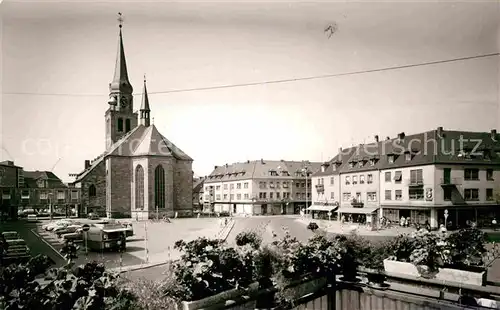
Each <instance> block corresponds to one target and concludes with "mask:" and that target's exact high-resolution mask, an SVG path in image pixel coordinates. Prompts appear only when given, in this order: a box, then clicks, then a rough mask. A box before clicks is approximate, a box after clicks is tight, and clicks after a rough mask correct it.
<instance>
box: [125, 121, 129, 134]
mask: <svg viewBox="0 0 500 310" xmlns="http://www.w3.org/2000/svg"><path fill="white" fill-rule="evenodd" d="M129 131H130V120H129V119H126V120H125V132H129Z"/></svg>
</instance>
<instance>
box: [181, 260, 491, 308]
mask: <svg viewBox="0 0 500 310" xmlns="http://www.w3.org/2000/svg"><path fill="white" fill-rule="evenodd" d="M373 273H374V271H372V270H367V269H361V270H360V273H359V275H360V276H359V277H358V278H359V279H360V281H359V282H357V283H353V282H345V281H342V280H341V277H338V276H337V277H335V278H336V279H335V281H333V282H334V283H333V284H328V283H327V281H326V280H324V281H318V279H316V280H311V279H310V278H309V279H307V278H305V279H304V280H301V281H297V282H296V283H294V284H291V285H290V286H289V288H290V289H295V290H297V291H300V292H304V293H305V294H304V295H302V297H299V298H297V299H296V300H295V303H294V305H295V306H294V307H293V308H292V309H318V310H323V309H325V310H333V309H335V310H358V309H364V310H379V309H387V310H396V309H433V310H434V309H435V310H438V309H450V310H451V309H485V308H483V307H478V306H477V305H476V306H471V305H468V304H465V300H466V299H460V297H461V296H462V297H463V296H471V298H473V297H475V296H485V295H487V296H488V297H487V298H488V299H491V300H495V301H498V300H499V299H500V298H498V297H493V296H492V295H496V294H498V293H499V291H500V290H499V287H493V286H472V285H467V284H462V283H456V282H443V281H437V280H432V279H424V278H420V277H418V278H417V277H412V276H406V275H399V274H391V273H385V276H386V281H385V282H384V283H385V284H384V285H383V286H372V285H370V283H369V282H368V280H367V276H368V275H370V274H373ZM323 279H324V278H323ZM304 285H309V287H304ZM276 291H277V290H276V289H275V288H270V289H264V290H260V291H258V292H254V293H250V294H248V295H249V296H232V297H231V300H228V298H227V297H226V298H224V297H223V296H222V295H221V297H220V298H215V297H216V296H213V297H210V299H211V303H213V306H216V304H218V305H219V307H216V308H217V309H222V308H225V309H231V310H250V309H252V310H253V309H255V308H256V304H258V303H259V302H261V301H263V300H264V299H269V298H270V295H272V294H273V293H275V292H276ZM222 294H225V293H222ZM225 296H228V295H225ZM224 305H225V306H224ZM200 306H201V304H200ZM210 306H211V305H210V304H207V303H203V307H201V308H210ZM183 308H184V309H191V310H194V309H200V307H196V306H194V305H191V306H190V307H189V308H187V307H183ZM277 309H281V308H280V307H278V308H277Z"/></svg>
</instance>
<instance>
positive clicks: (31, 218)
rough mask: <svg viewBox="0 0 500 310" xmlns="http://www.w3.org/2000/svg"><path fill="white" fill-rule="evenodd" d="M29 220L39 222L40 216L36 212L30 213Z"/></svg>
mask: <svg viewBox="0 0 500 310" xmlns="http://www.w3.org/2000/svg"><path fill="white" fill-rule="evenodd" d="M27 221H28V222H30V223H36V222H38V217H37V216H36V214H29V215H28V218H27Z"/></svg>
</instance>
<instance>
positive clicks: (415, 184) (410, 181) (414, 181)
mask: <svg viewBox="0 0 500 310" xmlns="http://www.w3.org/2000/svg"><path fill="white" fill-rule="evenodd" d="M405 184H406V185H408V186H410V187H421V186H424V180H423V179H407V180H406V182H405Z"/></svg>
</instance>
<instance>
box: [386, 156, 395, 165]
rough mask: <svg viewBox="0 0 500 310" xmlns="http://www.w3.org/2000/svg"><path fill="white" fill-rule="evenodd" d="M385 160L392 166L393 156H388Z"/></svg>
mask: <svg viewBox="0 0 500 310" xmlns="http://www.w3.org/2000/svg"><path fill="white" fill-rule="evenodd" d="M387 160H388V161H389V164H393V163H394V155H389V156H388V157H387Z"/></svg>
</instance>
